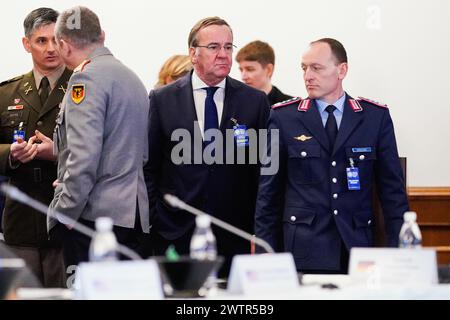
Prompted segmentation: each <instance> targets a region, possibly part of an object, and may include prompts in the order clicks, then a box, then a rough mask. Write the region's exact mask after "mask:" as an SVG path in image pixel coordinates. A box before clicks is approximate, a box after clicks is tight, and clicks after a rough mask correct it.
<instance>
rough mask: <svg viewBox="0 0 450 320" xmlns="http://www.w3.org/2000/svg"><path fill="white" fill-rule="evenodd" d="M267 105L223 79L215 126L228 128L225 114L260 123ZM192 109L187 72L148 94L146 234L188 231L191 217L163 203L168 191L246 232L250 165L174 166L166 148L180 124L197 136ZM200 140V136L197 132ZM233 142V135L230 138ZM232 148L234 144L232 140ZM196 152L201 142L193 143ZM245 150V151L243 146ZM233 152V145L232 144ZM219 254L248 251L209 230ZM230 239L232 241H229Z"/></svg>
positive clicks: (251, 200)
mask: <svg viewBox="0 0 450 320" xmlns="http://www.w3.org/2000/svg"><path fill="white" fill-rule="evenodd" d="M269 110H270V108H269V104H268V101H267V98H266V96H265V94H264V93H263V92H262V91H259V90H256V89H253V88H251V87H249V86H247V85H245V84H243V83H241V82H239V81H236V80H234V79H232V78H229V77H227V79H226V88H225V101H224V108H223V113H222V119H221V123H220V130H221V132H222V133H223V134H224V136H225V130H226V129H232V128H233V125H234V123H233V121H232V120H231V118H234V119H235V120H237V122H238V123H239V124H240V125H246V126H247V129H251V128H252V129H256V130H258V129H261V128H265V127H266V122H267V118H268V114H269ZM195 121H197V115H196V111H195V105H194V99H193V92H192V84H191V74H188V75H187V76H185V77H183V78H181V79H179V80H178V81H176V82H175V83H172V84H170V85H168V86H165V87H162V88H159V89H156V90H154V91H152V92H151V93H150V121H149V161H148V163H147V166H146V168H145V170H144V171H145V174H146V182H147V188H148V193H149V202H150V214H151V217H152V219H153V222H154V223H153V229H152V232H158V233H159V234H160V235H161V236H162V237H164V238H165V239H168V240H175V239H177V238H180V237H181V236H183V235H185V234H186V233H187V232H190V231H192V229H193V227H194V222H195V220H194V217H193V216H192V215H191V214H190V213H187V212H182V211H180V210H177V209H173V208H171V207H169V206H168V205H167V204H166V203H165V202H164V200H163V198H162V197H163V195H164V194H166V193H170V194H174V195H176V196H177V197H179V198H180V199H181V200H183V201H185V202H187V203H188V204H190V205H192V206H194V207H197V208H199V209H201V210H205V211H207V212H208V213H210V214H212V215H213V216H215V217H218V218H220V219H223V220H225V221H227V222H229V223H231V224H233V225H234V226H237V227H239V228H242V229H244V230H246V231H248V232H252V231H253V222H254V209H255V202H256V192H257V184H258V175H259V163H256V164H212V165H207V164H205V163H204V162H203V161H202V162H201V163H200V164H194V163H193V161H192V163H191V164H187V163H185V164H174V163H173V162H172V160H171V152H172V148H173V147H174V146H175V145H177V144H178V141H171V135H172V133H173V132H174V130H176V129H180V128H184V129H187V131H188V132H189V133H190V135H191V136H192V137H194V131H196V132H197V133H196V134H197V135H200V129H199V127H198V125H197V124H196V123H195ZM200 139H201V136H200ZM233 140H234V139H233ZM233 145H234V147H236V143H235V142H234V144H233ZM189 146H190V147H191V149H192V150H191V152H192V153H193V152H194V150H195V148H197V151H200V152H201V149H200V150H199V149H198V148H202V142H201V140H200V144H199V145H197V146H194V143H192V142H191V143H189ZM244 148H246V149H247V150H246V152H248V147H244ZM235 154H236V148H235ZM214 232H215V233H216V238H217V245H218V251H219V254H224V255H227V254H234V253H238V252H248V251H249V248H250V244H249V243H248V242H245V241H244V242H243V241H240V242H239V241H237V240H236V239H234V238H233V236H231V235H230V234H228V233H223V237H222V236H221V234H222V233H221V231H219V230H217V229H216V230H214ZM234 240H236V241H237V242H234Z"/></svg>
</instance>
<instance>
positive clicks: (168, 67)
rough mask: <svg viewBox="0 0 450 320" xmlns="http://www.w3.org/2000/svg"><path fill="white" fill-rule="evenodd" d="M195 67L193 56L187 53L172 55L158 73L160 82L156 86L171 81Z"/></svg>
mask: <svg viewBox="0 0 450 320" xmlns="http://www.w3.org/2000/svg"><path fill="white" fill-rule="evenodd" d="M192 68H193V65H192V62H191V57H190V56H187V55H174V56H171V57H170V58H169V59H167V61H166V62H165V63H164V64H163V66H162V67H161V70H160V71H159V75H158V82H157V83H156V85H155V88H158V87H161V86H164V85H166V84H168V83H171V82H173V81H175V80H177V79H179V78H181V77H183V76H184V75H186V74H187V73H189V72H190V71H191V70H192Z"/></svg>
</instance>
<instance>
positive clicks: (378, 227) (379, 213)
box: [372, 157, 407, 247]
mask: <svg viewBox="0 0 450 320" xmlns="http://www.w3.org/2000/svg"><path fill="white" fill-rule="evenodd" d="M399 159H400V165H401V166H402V172H403V178H404V179H403V181H404V182H405V190H406V186H407V184H406V176H407V175H406V157H400V158H399ZM372 203H373V216H374V220H375V221H374V224H373V231H374V243H375V246H376V247H385V246H386V243H387V239H386V228H385V225H384V216H383V208H382V207H381V203H380V199H379V197H378V193H377V186H376V184H374V186H373V200H372Z"/></svg>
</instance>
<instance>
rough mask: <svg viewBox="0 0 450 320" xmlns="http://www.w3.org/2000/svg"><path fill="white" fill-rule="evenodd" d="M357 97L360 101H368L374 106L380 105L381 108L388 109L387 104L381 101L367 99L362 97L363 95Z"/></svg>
mask: <svg viewBox="0 0 450 320" xmlns="http://www.w3.org/2000/svg"><path fill="white" fill-rule="evenodd" d="M358 99H359V100H361V101H365V102H368V103H370V104H372V105H374V106H377V107H381V108H384V109H388V106H387V104H384V103H381V102H378V101H374V100H370V99H367V98H363V97H358Z"/></svg>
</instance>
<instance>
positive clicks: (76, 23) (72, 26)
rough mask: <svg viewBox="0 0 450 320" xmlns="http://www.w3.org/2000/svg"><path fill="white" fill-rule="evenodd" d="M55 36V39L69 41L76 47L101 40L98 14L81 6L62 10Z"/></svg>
mask: <svg viewBox="0 0 450 320" xmlns="http://www.w3.org/2000/svg"><path fill="white" fill-rule="evenodd" d="M55 36H56V38H57V39H66V40H68V41H70V42H71V43H72V44H73V45H74V46H75V47H76V48H78V49H84V48H86V47H89V46H91V45H93V44H99V43H102V42H103V36H102V27H101V26H100V20H99V19H98V16H97V15H96V14H95V13H94V12H93V11H92V10H90V9H88V8H86V7H81V6H77V7H74V8H72V9H68V10H64V11H63V12H62V13H61V14H60V15H59V17H58V21H57V22H56V27H55Z"/></svg>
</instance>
